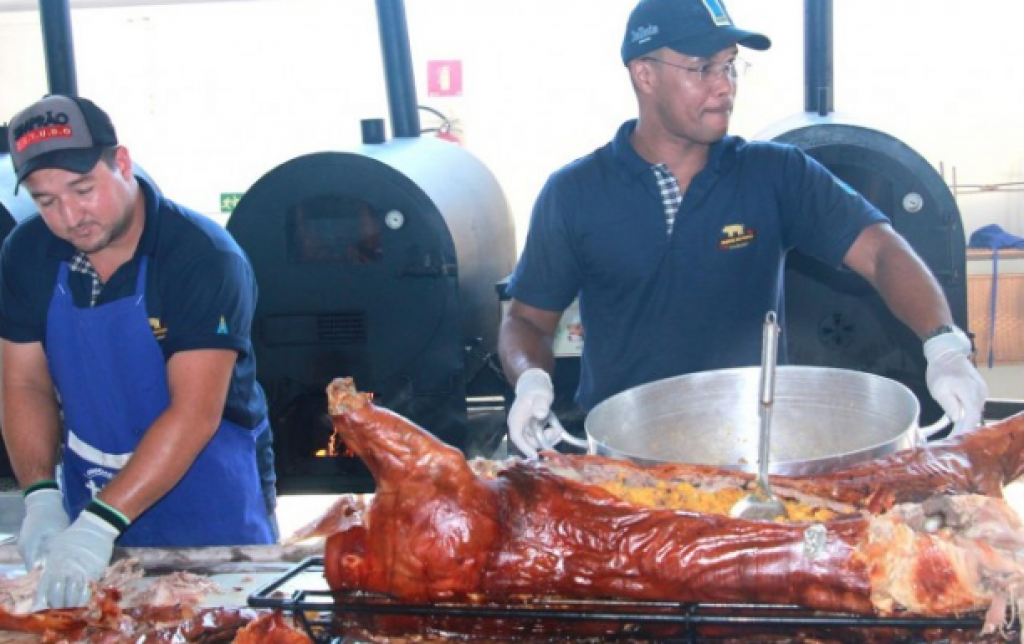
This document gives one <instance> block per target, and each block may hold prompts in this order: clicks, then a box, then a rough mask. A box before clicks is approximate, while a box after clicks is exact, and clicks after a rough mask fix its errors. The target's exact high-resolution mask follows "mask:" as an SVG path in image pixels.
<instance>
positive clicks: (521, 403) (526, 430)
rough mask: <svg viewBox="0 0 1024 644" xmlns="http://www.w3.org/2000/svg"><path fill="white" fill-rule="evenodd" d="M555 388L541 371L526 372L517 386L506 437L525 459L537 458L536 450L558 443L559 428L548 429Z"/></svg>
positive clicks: (534, 369)
mask: <svg viewBox="0 0 1024 644" xmlns="http://www.w3.org/2000/svg"><path fill="white" fill-rule="evenodd" d="M554 400H555V387H554V385H552V384H551V376H549V375H548V374H547V372H546V371H544V370H543V369H537V368H532V369H527V370H526V371H524V372H523V373H522V375H520V376H519V381H518V382H517V383H516V398H515V400H514V401H512V407H511V408H510V409H509V410H508V435H509V437H511V438H512V442H513V443H515V445H516V447H518V448H519V451H521V452H522V453H523V454H524V455H526V457H527V458H536V457H537V450H539V449H542V448H545V447H549V446H550V445H553V444H555V443H557V442H558V441H559V439H560V437H561V434H562V431H561V428H560V427H558V426H557V425H555V426H547V421H548V418H549V417H550V416H551V403H552V402H554Z"/></svg>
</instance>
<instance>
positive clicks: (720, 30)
mask: <svg viewBox="0 0 1024 644" xmlns="http://www.w3.org/2000/svg"><path fill="white" fill-rule="evenodd" d="M737 44H738V45H743V46H744V47H749V48H751V49H757V50H762V51H763V50H765V49H768V48H769V47H771V45H772V41H770V40H769V39H768V38H767V37H766V36H763V35H761V34H759V33H754V32H753V31H745V30H743V29H738V28H737V27H736V25H734V24H733V23H732V18H730V17H729V12H727V11H726V10H725V4H723V3H722V0H640V3H639V4H637V5H636V7H634V8H633V11H632V13H630V14H629V23H628V24H627V25H626V36H625V38H623V40H622V63H623V64H626V63H628V62H629V61H631V60H633V59H634V58H638V57H640V56H643V55H644V54H648V53H650V52H652V51H654V50H656V49H661V48H662V47H668V48H670V49H674V50H675V51H677V52H679V53H681V54H686V55H688V56H711V55H713V54H715V53H717V52H720V51H722V50H723V49H726V48H727V47H731V46H732V45H737Z"/></svg>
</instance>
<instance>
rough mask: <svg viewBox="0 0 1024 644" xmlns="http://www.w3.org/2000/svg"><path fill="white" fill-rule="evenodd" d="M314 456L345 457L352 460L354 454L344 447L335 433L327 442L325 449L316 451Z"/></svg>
mask: <svg viewBox="0 0 1024 644" xmlns="http://www.w3.org/2000/svg"><path fill="white" fill-rule="evenodd" d="M316 455H317V456H318V457H328V456H345V457H347V458H354V457H355V455H356V453H355V452H353V451H352V450H351V449H349V448H348V446H347V445H345V443H344V442H343V441H342V440H341V439H340V438H339V437H338V432H337V431H335V432H334V433H333V434H331V438H330V439H329V440H328V441H327V447H326V448H325V449H320V450H317V451H316Z"/></svg>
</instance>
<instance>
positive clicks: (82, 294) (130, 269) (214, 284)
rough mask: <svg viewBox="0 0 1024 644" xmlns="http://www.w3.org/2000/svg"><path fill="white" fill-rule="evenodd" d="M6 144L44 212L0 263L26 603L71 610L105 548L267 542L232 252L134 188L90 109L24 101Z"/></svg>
mask: <svg viewBox="0 0 1024 644" xmlns="http://www.w3.org/2000/svg"><path fill="white" fill-rule="evenodd" d="M9 143H10V149H11V159H12V162H13V166H14V170H15V172H16V175H17V181H18V183H19V184H20V186H21V188H22V189H25V190H27V191H28V193H29V194H30V196H31V197H32V199H33V201H34V202H35V204H36V206H37V207H38V209H39V214H38V215H34V216H31V217H29V218H27V219H25V220H24V221H22V222H20V223H19V224H18V226H16V227H15V229H14V230H13V231H12V232H11V234H10V235H9V236H8V237H7V239H6V240H5V242H4V245H3V249H2V251H0V338H2V343H0V355H2V363H3V364H2V377H3V383H2V395H3V419H2V428H3V435H4V441H5V442H6V446H7V451H8V453H9V455H10V457H11V462H12V465H13V467H14V471H15V474H16V476H17V478H18V482H19V484H20V485H21V487H22V489H23V490H24V494H25V508H26V516H25V520H24V522H23V524H22V527H21V530H20V533H19V535H18V549H19V552H20V553H21V555H22V558H23V559H24V561H25V565H26V567H27V568H31V567H33V566H35V565H38V564H41V565H42V566H43V575H42V579H41V582H40V586H39V591H38V594H37V605H39V606H41V607H42V606H50V607H64V606H78V605H83V604H84V603H85V601H86V599H87V598H88V596H89V582H92V581H95V580H97V579H98V578H99V577H100V575H101V574H102V573H103V572H104V570H105V569H106V566H107V564H109V562H110V558H111V555H112V552H113V546H114V544H115V543H117V544H119V545H122V546H214V545H235V544H265V543H272V542H273V541H274V540H275V527H274V520H273V506H274V491H273V454H272V450H271V448H270V445H271V443H270V442H269V441H270V428H269V426H268V421H267V408H266V401H265V399H264V396H263V392H262V391H261V390H260V387H259V385H258V384H257V383H256V380H255V365H254V362H253V353H252V345H251V342H250V336H249V333H250V327H251V324H252V316H253V311H254V308H255V304H256V284H255V280H254V276H253V273H252V269H251V267H250V266H249V263H248V261H247V260H246V258H245V256H244V254H243V253H242V251H241V249H240V248H239V247H238V246H237V245H236V244H235V242H234V240H233V239H232V238H231V237H230V236H229V235H228V234H227V232H226V231H225V230H224V229H223V228H222V227H221V226H219V225H218V224H217V223H215V222H213V221H212V220H210V219H208V218H206V217H204V216H202V215H200V214H198V213H195V212H192V211H190V210H188V209H186V208H183V207H181V206H179V205H177V204H175V203H173V202H171V201H170V200H168V199H166V198H164V197H163V196H162V195H161V194H160V193H159V191H157V190H156V189H155V188H154V186H153V185H151V184H150V183H148V182H147V181H146V180H145V179H143V178H140V177H137V176H135V174H134V172H133V167H132V160H131V157H130V156H129V153H128V149H127V148H125V147H124V146H122V145H120V144H119V143H118V140H117V135H116V133H115V131H114V126H113V124H112V123H111V121H110V118H109V117H108V116H107V115H106V114H105V113H104V112H103V111H102V110H101V109H100V108H99V107H97V106H96V105H95V104H94V103H92V102H91V101H89V100H87V99H84V98H76V97H71V96H61V95H51V96H47V97H45V98H43V99H42V100H40V101H38V102H36V103H34V104H33V105H31V106H29V107H28V108H26V109H25V110H23V111H21V112H19V113H18V114H17V115H15V117H14V118H13V119H12V120H11V122H10V126H9ZM58 462H59V463H60V468H59V472H60V474H59V476H58V475H57V474H56V472H57V471H58V467H57V465H58Z"/></svg>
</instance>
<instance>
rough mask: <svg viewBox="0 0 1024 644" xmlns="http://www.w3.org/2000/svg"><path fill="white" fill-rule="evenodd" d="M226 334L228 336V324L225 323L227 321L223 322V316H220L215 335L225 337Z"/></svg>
mask: <svg viewBox="0 0 1024 644" xmlns="http://www.w3.org/2000/svg"><path fill="white" fill-rule="evenodd" d="M227 334H228V323H227V320H225V319H224V316H223V315H222V316H220V324H218V325H217V335H227Z"/></svg>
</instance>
